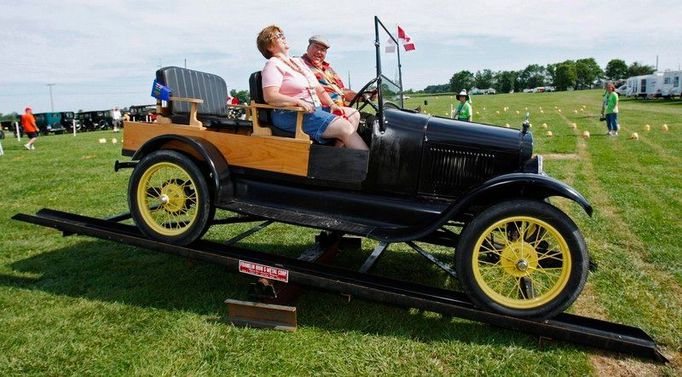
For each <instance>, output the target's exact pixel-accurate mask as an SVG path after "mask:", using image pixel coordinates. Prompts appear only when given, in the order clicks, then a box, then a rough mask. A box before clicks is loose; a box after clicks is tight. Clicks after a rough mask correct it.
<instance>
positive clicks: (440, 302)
mask: <svg viewBox="0 0 682 377" xmlns="http://www.w3.org/2000/svg"><path fill="white" fill-rule="evenodd" d="M128 218H130V215H129V214H123V215H118V216H114V217H110V218H108V219H98V218H93V217H86V216H81V215H77V214H71V213H66V212H61V211H56V210H51V209H41V210H40V211H38V212H37V213H36V214H35V215H27V214H21V213H20V214H16V215H15V216H13V219H14V220H19V221H23V222H27V223H32V224H36V225H41V226H45V227H50V228H54V229H57V230H60V231H62V232H63V234H64V236H68V235H72V234H80V235H85V236H90V237H96V238H100V239H104V240H109V241H114V242H120V243H123V244H127V245H133V246H137V247H141V248H145V249H149V250H154V251H158V252H162V253H167V254H174V255H177V256H181V257H186V258H190V259H194V260H200V261H204V262H209V263H215V264H218V265H222V266H225V267H227V268H228V270H231V271H239V267H238V266H239V264H240V262H250V263H257V264H260V265H265V266H270V267H274V268H278V269H284V270H286V271H287V272H288V276H289V279H288V282H289V283H298V284H301V285H305V286H310V287H314V288H318V289H322V290H326V291H332V292H340V293H343V294H350V295H353V296H355V297H358V298H362V299H366V300H369V301H375V302H380V303H383V304H388V305H395V306H399V307H404V308H417V309H422V310H427V311H432V312H436V313H441V314H443V315H449V316H455V317H459V318H463V319H467V320H472V321H478V322H482V323H486V324H490V325H493V326H496V327H500V328H505V329H511V330H515V331H519V332H522V333H526V334H532V335H536V336H539V337H540V338H541V339H554V340H561V341H566V342H570V343H575V344H579V345H584V346H589V347H594V348H600V349H604V350H608V351H613V352H620V353H625V354H630V355H634V356H637V357H641V358H647V359H653V360H656V361H659V362H667V361H668V360H667V358H666V357H665V356H664V355H663V354H662V353H661V352H660V351H659V349H658V347H657V345H656V343H655V341H654V340H653V339H652V338H651V337H650V336H649V335H648V334H646V333H645V332H644V331H643V330H641V329H639V328H636V327H632V326H627V325H622V324H618V323H612V322H607V321H603V320H598V319H593V318H587V317H583V316H578V315H574V314H569V313H561V314H559V315H557V316H556V317H554V318H552V319H548V320H529V319H523V318H517V317H511V316H506V315H502V314H498V313H493V312H488V311H484V310H481V309H479V308H477V307H475V306H474V305H473V304H472V303H471V301H469V299H468V298H467V297H466V295H465V294H464V293H461V292H457V291H451V290H446V289H441V288H435V287H430V286H425V285H420V284H415V283H411V282H406V281H402V280H396V279H392V278H387V277H382V276H377V275H371V274H368V273H363V272H357V271H353V270H349V269H344V268H339V267H334V266H328V265H320V264H316V263H312V262H306V261H303V260H299V259H295V258H289V257H284V256H281V255H272V254H266V253H262V252H259V251H255V250H249V249H244V248H240V247H235V246H233V245H232V243H228V244H227V245H226V244H223V243H217V242H212V241H208V240H203V239H200V240H198V241H195V242H194V243H192V244H190V245H188V246H178V245H173V244H169V243H164V242H159V241H155V240H152V239H149V238H147V237H145V236H144V235H143V234H142V233H141V232H140V231H139V230H138V229H137V227H135V226H133V225H126V224H122V223H120V221H123V220H126V219H128ZM231 219H232V221H231ZM234 219H236V220H234ZM252 221H255V220H252ZM230 222H241V221H240V220H239V218H228V219H223V221H221V220H216V221H215V223H230ZM247 233H248V231H247ZM381 244H383V243H381ZM381 244H380V245H381ZM384 248H385V244H384ZM373 257H374V258H376V256H375V255H374V253H373V255H370V259H371V258H373ZM368 261H369V260H368Z"/></svg>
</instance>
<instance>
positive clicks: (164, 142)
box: [132, 134, 234, 203]
mask: <svg viewBox="0 0 682 377" xmlns="http://www.w3.org/2000/svg"><path fill="white" fill-rule="evenodd" d="M162 148H165V149H174V150H179V151H180V152H185V153H187V152H189V153H190V154H193V157H195V158H197V157H199V156H200V160H201V161H204V162H205V163H206V166H207V168H208V173H209V177H208V178H209V180H210V182H209V186H211V188H212V189H213V193H214V201H215V202H216V203H219V202H225V201H229V200H230V199H231V198H232V196H233V195H234V184H233V183H232V178H231V176H230V169H229V165H228V164H227V161H226V160H225V157H224V156H223V155H222V153H220V151H219V150H218V148H216V146H215V145H213V144H211V143H210V142H209V141H207V140H206V139H203V138H200V137H195V136H183V135H172V134H167V135H160V136H156V137H154V138H152V139H150V140H148V141H147V142H146V143H144V144H143V145H142V146H141V147H140V148H139V149H138V150H137V151H135V153H134V154H133V156H132V159H133V160H140V159H142V158H143V157H144V156H146V155H147V154H149V153H151V152H154V151H156V150H159V149H162Z"/></svg>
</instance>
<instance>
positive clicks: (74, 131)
mask: <svg viewBox="0 0 682 377" xmlns="http://www.w3.org/2000/svg"><path fill="white" fill-rule="evenodd" d="M71 127H73V136H76V118H74V119H71Z"/></svg>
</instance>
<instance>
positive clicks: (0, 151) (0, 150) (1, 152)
mask: <svg viewBox="0 0 682 377" xmlns="http://www.w3.org/2000/svg"><path fill="white" fill-rule="evenodd" d="M3 154H5V151H4V150H3V149H2V141H0V156H2V155H3Z"/></svg>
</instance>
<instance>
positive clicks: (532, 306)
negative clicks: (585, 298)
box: [455, 200, 589, 318]
mask: <svg viewBox="0 0 682 377" xmlns="http://www.w3.org/2000/svg"><path fill="white" fill-rule="evenodd" d="M455 258H456V261H455V262H456V266H457V272H458V274H459V277H460V282H461V284H462V287H463V289H464V290H465V292H466V293H467V294H468V295H469V296H470V297H471V299H472V301H473V302H474V303H475V304H476V305H478V306H479V307H483V308H486V309H489V310H493V311H496V312H499V313H503V314H506V315H512V316H516V317H530V318H548V317H551V316H554V315H556V314H558V313H560V312H562V311H564V310H565V309H566V308H567V307H568V306H569V305H571V304H572V303H573V302H574V301H575V299H576V298H577V297H578V295H579V294H580V292H581V291H582V288H583V286H584V285H585V280H586V279H587V271H588V264H589V260H588V256H587V248H586V246H585V241H584V240H583V238H582V235H581V234H580V231H579V230H578V227H577V226H576V225H575V223H573V221H572V220H571V219H570V218H569V217H568V216H566V215H565V214H564V213H563V212H561V211H560V210H558V209H557V208H556V207H554V206H552V205H549V204H547V203H544V202H540V201H530V200H516V201H508V202H503V203H500V204H496V205H494V206H492V207H490V208H488V209H486V210H485V211H483V212H481V213H480V214H479V215H478V216H476V217H475V218H474V219H473V220H472V221H471V222H470V223H469V224H468V225H467V226H466V227H465V229H464V230H463V231H462V234H461V236H460V241H459V243H458V246H457V252H456V254H455Z"/></svg>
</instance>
